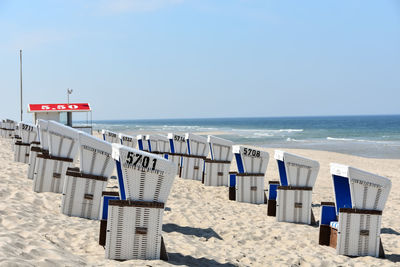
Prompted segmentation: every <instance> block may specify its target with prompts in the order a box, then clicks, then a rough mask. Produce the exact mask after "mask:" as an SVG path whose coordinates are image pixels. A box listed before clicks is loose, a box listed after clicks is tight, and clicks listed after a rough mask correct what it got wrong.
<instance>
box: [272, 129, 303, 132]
mask: <svg viewBox="0 0 400 267" xmlns="http://www.w3.org/2000/svg"><path fill="white" fill-rule="evenodd" d="M278 131H279V132H288V133H291V132H304V130H303V129H279V130H278Z"/></svg>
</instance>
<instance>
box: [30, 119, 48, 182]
mask: <svg viewBox="0 0 400 267" xmlns="http://www.w3.org/2000/svg"><path fill="white" fill-rule="evenodd" d="M47 126H48V121H47V120H42V119H39V120H38V121H37V125H36V127H37V132H38V140H39V141H34V142H32V143H31V145H30V152H29V166H28V175H27V176H28V179H31V180H33V178H34V175H35V173H37V169H36V168H37V165H36V160H37V155H39V154H49V145H48V144H49V142H48V137H47Z"/></svg>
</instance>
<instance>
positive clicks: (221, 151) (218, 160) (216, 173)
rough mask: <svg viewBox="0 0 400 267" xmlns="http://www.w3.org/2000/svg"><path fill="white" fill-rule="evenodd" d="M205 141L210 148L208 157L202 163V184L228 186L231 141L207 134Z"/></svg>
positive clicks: (231, 155) (231, 154)
mask: <svg viewBox="0 0 400 267" xmlns="http://www.w3.org/2000/svg"><path fill="white" fill-rule="evenodd" d="M207 142H208V145H209V148H210V157H209V158H207V159H206V160H205V164H204V185H207V186H228V185H229V169H230V166H231V161H232V157H233V153H232V145H233V142H232V141H229V140H226V139H222V138H218V137H215V136H212V135H209V136H208V138H207Z"/></svg>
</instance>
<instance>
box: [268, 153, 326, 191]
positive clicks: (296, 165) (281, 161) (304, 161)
mask: <svg viewBox="0 0 400 267" xmlns="http://www.w3.org/2000/svg"><path fill="white" fill-rule="evenodd" d="M274 156H275V159H276V160H277V162H278V169H279V176H280V181H281V185H284V186H285V185H290V186H300V187H313V186H314V184H315V181H316V180H317V176H318V171H319V163H318V161H315V160H311V159H308V158H305V157H301V156H298V155H294V154H291V153H288V152H285V151H282V150H275V155H274Z"/></svg>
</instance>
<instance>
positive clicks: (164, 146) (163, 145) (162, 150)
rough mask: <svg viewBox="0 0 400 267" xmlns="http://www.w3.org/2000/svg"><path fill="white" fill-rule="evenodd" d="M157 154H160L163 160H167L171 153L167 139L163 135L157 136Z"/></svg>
mask: <svg viewBox="0 0 400 267" xmlns="http://www.w3.org/2000/svg"><path fill="white" fill-rule="evenodd" d="M156 152H157V153H159V154H162V155H163V156H164V158H166V159H168V158H169V156H168V154H169V153H170V152H171V146H170V143H169V139H168V137H167V136H165V135H161V134H159V135H157V151H156Z"/></svg>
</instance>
